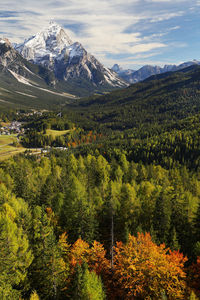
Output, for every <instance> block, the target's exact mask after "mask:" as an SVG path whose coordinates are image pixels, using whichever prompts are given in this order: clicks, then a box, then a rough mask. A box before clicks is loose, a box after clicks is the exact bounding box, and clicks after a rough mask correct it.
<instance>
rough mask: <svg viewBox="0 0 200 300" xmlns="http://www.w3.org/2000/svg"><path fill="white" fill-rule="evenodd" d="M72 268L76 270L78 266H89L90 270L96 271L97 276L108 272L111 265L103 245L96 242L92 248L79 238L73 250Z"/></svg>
mask: <svg viewBox="0 0 200 300" xmlns="http://www.w3.org/2000/svg"><path fill="white" fill-rule="evenodd" d="M70 255H71V262H70V263H71V266H72V267H73V268H74V267H75V266H76V265H77V264H79V265H82V264H84V263H87V264H88V267H89V269H90V270H92V271H95V273H96V274H97V275H101V274H102V273H104V272H107V271H108V269H109V267H110V263H109V261H108V260H107V259H106V257H105V256H106V251H105V249H104V247H103V245H102V244H100V243H99V242H97V241H94V242H93V244H92V245H91V247H90V246H89V244H88V243H87V242H85V241H83V240H82V239H81V238H79V239H78V240H77V241H76V242H75V243H74V244H73V246H72V248H71V253H70Z"/></svg>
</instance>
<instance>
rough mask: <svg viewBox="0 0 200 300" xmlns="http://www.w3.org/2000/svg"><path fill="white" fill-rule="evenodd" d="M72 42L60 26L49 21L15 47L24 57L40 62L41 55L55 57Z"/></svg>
mask: <svg viewBox="0 0 200 300" xmlns="http://www.w3.org/2000/svg"><path fill="white" fill-rule="evenodd" d="M72 44H73V42H72V40H71V39H70V38H69V36H68V35H67V33H66V32H65V31H64V30H63V29H62V27H60V26H59V25H58V24H56V23H55V22H53V21H51V22H50V23H49V25H48V26H47V27H46V28H44V29H43V30H41V31H40V32H38V33H37V34H36V35H34V36H32V37H31V38H29V39H28V40H25V42H24V43H22V44H20V45H17V46H16V47H15V48H16V50H17V51H19V52H20V54H22V56H23V57H24V58H26V59H28V60H32V61H33V62H35V63H37V62H38V63H41V57H44V56H48V57H49V58H50V59H51V58H52V57H56V56H58V55H59V54H60V53H61V52H62V51H63V49H65V48H66V47H69V46H70V45H72Z"/></svg>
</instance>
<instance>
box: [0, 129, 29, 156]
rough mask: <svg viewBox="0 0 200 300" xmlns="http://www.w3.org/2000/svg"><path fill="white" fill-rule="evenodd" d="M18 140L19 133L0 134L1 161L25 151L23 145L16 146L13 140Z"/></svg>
mask: <svg viewBox="0 0 200 300" xmlns="http://www.w3.org/2000/svg"><path fill="white" fill-rule="evenodd" d="M16 141H17V135H16V134H12V135H0V161H2V160H5V159H8V158H9V157H11V156H13V155H15V154H18V153H21V152H24V151H25V150H26V149H25V148H23V147H14V146H13V145H12V144H13V142H16Z"/></svg>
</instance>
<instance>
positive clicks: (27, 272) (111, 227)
mask: <svg viewBox="0 0 200 300" xmlns="http://www.w3.org/2000/svg"><path fill="white" fill-rule="evenodd" d="M199 196H200V178H199V175H198V173H195V172H192V171H189V170H188V169H187V168H186V167H184V166H182V167H180V168H175V167H174V168H171V169H169V170H167V169H164V168H162V167H161V166H159V165H157V166H156V165H152V164H151V165H144V164H142V163H139V164H136V163H134V162H132V161H131V162H129V161H128V160H127V158H126V156H125V155H124V154H123V153H120V151H119V152H118V153H116V158H115V159H114V157H113V159H112V161H110V162H108V161H107V160H106V159H105V158H104V157H103V156H101V155H99V154H98V151H96V155H93V156H92V155H87V156H84V157H82V156H78V157H75V156H74V155H66V154H62V153H61V154H59V153H57V154H56V156H55V155H51V156H50V158H41V159H40V160H38V159H36V158H34V157H33V156H31V157H29V158H25V157H23V156H18V157H15V158H13V159H10V160H8V161H5V162H2V163H1V169H0V201H1V202H0V205H1V208H0V224H1V225H0V226H1V231H0V244H1V249H2V250H1V261H0V270H1V272H0V294H1V295H2V299H19V297H23V298H24V299H29V297H30V296H31V293H32V292H33V291H34V290H36V291H37V294H38V296H39V297H40V298H41V299H64V298H66V299H104V298H105V297H106V298H107V299H129V298H130V299H149V297H151V298H153V299H161V298H162V297H167V298H168V299H184V297H185V298H187V297H189V295H190V293H191V290H192V289H193V290H194V292H195V293H196V295H198V293H199V292H200V286H199V281H198V279H199V274H200V272H199V260H198V261H197V257H198V256H200V227H199V222H200V203H199ZM65 232H66V234H65ZM145 232H149V233H150V234H151V237H150V235H149V234H145ZM67 236H68V237H67ZM97 241H98V242H97ZM117 241H118V242H119V241H121V242H119V243H117ZM163 243H164V244H165V246H163V245H161V244H163ZM157 245H158V246H157ZM167 247H169V248H170V249H171V250H170V251H169V249H168V248H167ZM177 251H178V252H177ZM179 251H180V252H179ZM180 253H183V254H180ZM186 256H187V259H186ZM163 266H165V267H163ZM163 272H164V273H163ZM159 278H161V279H162V280H161V281H160V279H159ZM174 282H175V283H174ZM152 287H153V288H152ZM91 289H94V290H93V291H91ZM74 293H75V294H74ZM84 293H85V294H84ZM87 293H88V294H87ZM33 295H34V294H33ZM33 295H32V296H33ZM35 295H36V294H35ZM88 295H94V296H91V298H89V296H88ZM95 295H98V296H96V298H95ZM193 296H194V295H192V296H191V297H193ZM84 297H85V298H84ZM92 297H93V298H92ZM191 299H192V298H191Z"/></svg>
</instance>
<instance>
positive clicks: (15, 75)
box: [8, 69, 33, 86]
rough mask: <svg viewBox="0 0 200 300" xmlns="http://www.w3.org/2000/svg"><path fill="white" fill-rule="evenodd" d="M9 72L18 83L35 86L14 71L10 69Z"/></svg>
mask: <svg viewBox="0 0 200 300" xmlns="http://www.w3.org/2000/svg"><path fill="white" fill-rule="evenodd" d="M8 71H9V72H10V73H11V74H12V75H13V76H14V77H15V78H16V79H17V81H18V82H21V83H23V84H26V85H29V86H33V85H32V84H31V83H30V82H29V80H28V79H27V78H25V77H23V76H21V75H19V74H17V73H15V72H14V71H12V70H10V69H8Z"/></svg>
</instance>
